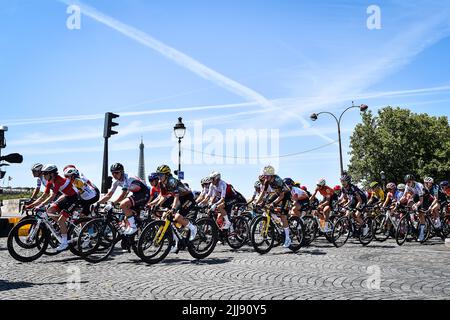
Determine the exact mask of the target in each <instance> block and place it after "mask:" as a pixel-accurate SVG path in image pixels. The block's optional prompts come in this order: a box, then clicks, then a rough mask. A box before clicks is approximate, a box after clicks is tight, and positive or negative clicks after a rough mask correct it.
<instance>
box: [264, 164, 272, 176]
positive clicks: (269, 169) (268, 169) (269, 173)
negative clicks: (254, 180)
mask: <svg viewBox="0 0 450 320" xmlns="http://www.w3.org/2000/svg"><path fill="white" fill-rule="evenodd" d="M261 174H262V175H264V176H274V175H275V168H274V167H272V166H270V165H269V166H265V167H264V168H263V169H262V172H261Z"/></svg>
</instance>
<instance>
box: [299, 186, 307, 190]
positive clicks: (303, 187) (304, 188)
mask: <svg viewBox="0 0 450 320" xmlns="http://www.w3.org/2000/svg"><path fill="white" fill-rule="evenodd" d="M300 189H302V190H303V191H308V189H307V188H306V187H305V186H301V187H300Z"/></svg>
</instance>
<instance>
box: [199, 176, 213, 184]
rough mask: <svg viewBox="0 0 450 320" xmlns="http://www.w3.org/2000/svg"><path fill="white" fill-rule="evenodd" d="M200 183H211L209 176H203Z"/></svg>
mask: <svg viewBox="0 0 450 320" xmlns="http://www.w3.org/2000/svg"><path fill="white" fill-rule="evenodd" d="M200 183H201V184H208V183H211V178H210V177H205V178H203V179H202V180H201V181H200Z"/></svg>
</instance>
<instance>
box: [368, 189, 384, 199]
mask: <svg viewBox="0 0 450 320" xmlns="http://www.w3.org/2000/svg"><path fill="white" fill-rule="evenodd" d="M372 197H375V198H377V199H378V200H379V201H384V199H385V196H384V191H383V190H381V189H375V190H374V191H372V192H370V194H369V198H372Z"/></svg>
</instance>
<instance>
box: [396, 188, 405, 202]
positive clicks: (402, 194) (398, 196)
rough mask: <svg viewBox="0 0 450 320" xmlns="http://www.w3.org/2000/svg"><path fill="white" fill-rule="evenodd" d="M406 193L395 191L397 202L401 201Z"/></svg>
mask: <svg viewBox="0 0 450 320" xmlns="http://www.w3.org/2000/svg"><path fill="white" fill-rule="evenodd" d="M404 195H405V193H404V192H402V191H400V190H397V191H395V195H394V199H395V200H397V202H400V199H401V198H403V196H404Z"/></svg>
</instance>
